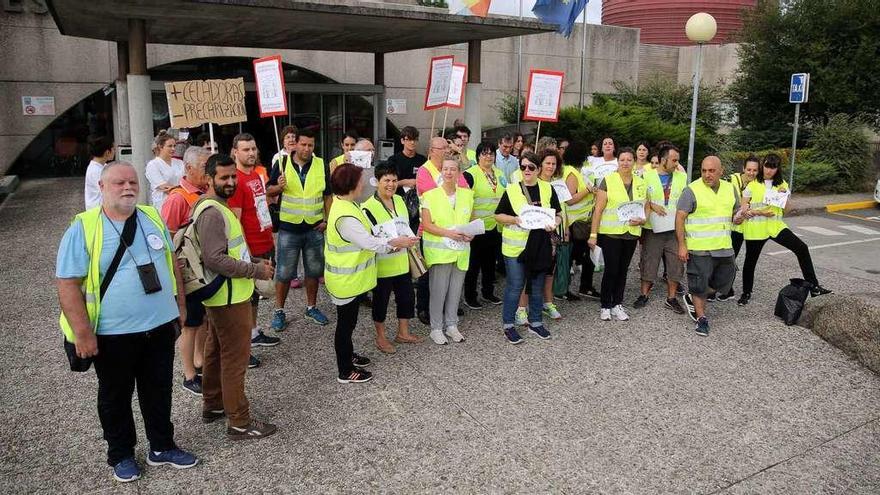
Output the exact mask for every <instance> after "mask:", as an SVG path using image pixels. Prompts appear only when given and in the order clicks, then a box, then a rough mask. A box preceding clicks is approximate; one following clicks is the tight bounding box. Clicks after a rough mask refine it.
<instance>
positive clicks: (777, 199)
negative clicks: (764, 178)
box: [764, 190, 791, 208]
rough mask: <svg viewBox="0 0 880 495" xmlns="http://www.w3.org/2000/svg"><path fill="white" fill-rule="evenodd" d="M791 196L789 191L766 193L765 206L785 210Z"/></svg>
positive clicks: (770, 191)
mask: <svg viewBox="0 0 880 495" xmlns="http://www.w3.org/2000/svg"><path fill="white" fill-rule="evenodd" d="M790 195H791V193H789V192H788V191H785V192H779V191H773V190H769V191H767V192H765V193H764V204H766V205H769V206H775V207H777V208H785V205H786V204H787V203H788V198H789V196H790Z"/></svg>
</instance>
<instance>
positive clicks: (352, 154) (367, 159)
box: [348, 151, 373, 168]
mask: <svg viewBox="0 0 880 495" xmlns="http://www.w3.org/2000/svg"><path fill="white" fill-rule="evenodd" d="M348 157H349V159H350V160H351V163H352V164H354V165H357V166H358V167H360V168H370V167H371V166H373V152H372V151H349V152H348Z"/></svg>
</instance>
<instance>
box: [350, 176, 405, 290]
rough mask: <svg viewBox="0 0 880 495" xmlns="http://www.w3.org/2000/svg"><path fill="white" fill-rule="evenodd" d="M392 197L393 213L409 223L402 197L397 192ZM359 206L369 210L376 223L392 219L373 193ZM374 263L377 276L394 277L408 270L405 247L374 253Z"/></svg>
mask: <svg viewBox="0 0 880 495" xmlns="http://www.w3.org/2000/svg"><path fill="white" fill-rule="evenodd" d="M392 198H393V201H394V211H395V215H396V216H397V217H398V218H402V219H403V220H404V221H405V222H406V223H409V214H408V213H407V210H406V203H404V202H403V198H402V197H400V196H398V195H397V194H395V195H394V196H392ZM361 206H363V209H364V210H365V211H369V212H370V214H371V215H373V218H375V219H376V224H377V225H378V224H381V223H385V222H388V221H391V220H394V218H392V216H391V212H390V211H388V208H386V207H385V204H384V203H383V202H382V201H381V200H380V199H379V198H377V197H376V195H375V194H374V195H372V196H370V198H369V199H367V200H366V201H364V203H363V204H362V205H361ZM376 263H377V265H378V267H377V273H378V277H379V278H387V277H396V276H398V275H403V274H404V273H408V272H409V257H408V256H407V254H406V250H405V249H401V250H399V251H395V252H393V253H387V254H376Z"/></svg>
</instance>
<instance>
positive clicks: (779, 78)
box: [731, 0, 880, 147]
mask: <svg viewBox="0 0 880 495" xmlns="http://www.w3.org/2000/svg"><path fill="white" fill-rule="evenodd" d="M743 21H744V22H743V26H744V27H743V30H742V33H741V39H740V42H741V44H740V48H739V58H740V72H739V76H738V77H737V78H736V80H735V81H734V82H733V84H732V86H731V95H732V98H733V99H734V101H735V104H736V107H737V111H738V115H739V122H740V125H741V126H742V127H743V128H744V130H745V131H746V132H747V133H749V135H750V136H752V137H753V138H755V139H756V140H766V141H764V142H753V143H752V144H753V146H756V147H760V146H767V145H784V144H786V143H785V141H786V137H788V138H789V139H790V136H791V131H790V129H789V127H787V124H788V123H789V122H790V121H791V120H792V118H793V110H794V109H793V108H792V105H791V104H790V103H788V86H789V81H790V78H791V74H792V73H795V72H809V73H810V101H809V103H807V104H806V105H803V106H802V107H801V116H802V119H803V120H804V122H805V123H807V124H808V125H809V124H810V123H814V124H821V123H824V122H826V121H827V120H828V118H829V117H830V116H831V115H832V114H837V113H844V114H850V115H855V114H858V115H861V116H862V118H864V119H865V120H867V121H868V122H869V123H870V124H871V125H873V126H877V125H878V124H880V91H878V90H877V88H880V70H878V60H880V8H878V3H877V0H789V1H785V2H782V5H781V7H780V2H779V0H759V1H758V4H757V6H756V7H755V9H754V10H752V11H747V12H745V13H744V19H743ZM803 137H804V139H806V138H808V136H806V135H805V136H803Z"/></svg>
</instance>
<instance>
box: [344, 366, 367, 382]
mask: <svg viewBox="0 0 880 495" xmlns="http://www.w3.org/2000/svg"><path fill="white" fill-rule="evenodd" d="M372 379H373V374H372V373H370V372H369V371H367V370H363V369H360V368H357V367H356V368H355V369H353V370H352V371H351V373H349V374H347V375H339V376H337V377H336V381H337V382H339V383H364V382H368V381H370V380H372Z"/></svg>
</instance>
